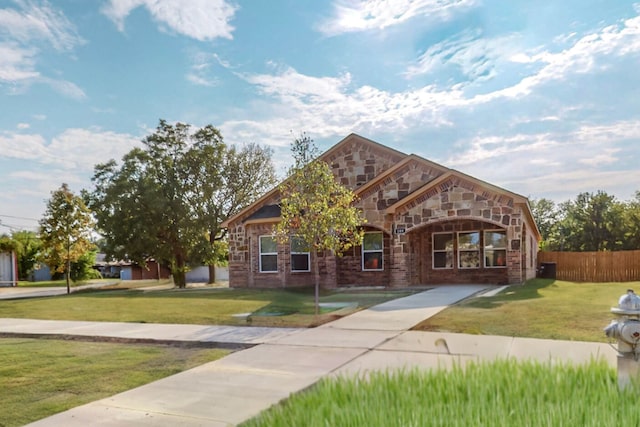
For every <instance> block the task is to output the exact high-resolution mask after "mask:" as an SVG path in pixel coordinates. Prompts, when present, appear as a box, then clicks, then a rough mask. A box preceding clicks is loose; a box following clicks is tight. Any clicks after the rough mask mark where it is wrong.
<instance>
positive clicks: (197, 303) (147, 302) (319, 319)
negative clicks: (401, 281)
mask: <svg viewBox="0 0 640 427" xmlns="http://www.w3.org/2000/svg"><path fill="white" fill-rule="evenodd" d="M409 293H410V292H408V291H395V292H389V291H381V292H379V293H375V292H371V291H367V292H359V291H348V292H346V291H345V292H329V291H324V292H323V294H322V297H321V302H336V301H351V302H356V303H357V306H358V308H363V307H369V306H371V305H374V304H379V303H381V302H384V301H387V300H389V299H392V298H398V297H402V296H405V295H407V294H409ZM253 312H258V313H256V314H255V315H253V316H251V318H250V320H251V325H254V326H296V327H307V326H313V325H317V324H319V323H323V322H326V321H329V320H332V319H335V318H336V316H341V315H344V314H345V313H344V311H340V312H339V313H338V314H336V313H334V312H327V311H325V312H324V313H322V314H320V315H319V316H316V315H315V305H314V298H313V289H300V290H286V291H285V290H254V289H252V290H246V289H186V290H179V289H172V290H161V291H141V290H110V291H85V292H78V293H72V294H71V295H63V296H57V297H46V298H29V299H21V300H18V299H16V300H3V301H2V304H0V317H7V318H31V319H51V320H89V321H112V322H145V323H178V324H202V325H214V324H215V325H238V324H242V325H246V324H247V323H246V321H245V320H244V318H240V319H239V318H237V317H233V314H238V313H253ZM274 312H284V313H289V314H288V315H285V316H273V315H269V314H272V313H274ZM260 314H266V315H263V316H261V315H260Z"/></svg>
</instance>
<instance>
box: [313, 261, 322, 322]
mask: <svg viewBox="0 0 640 427" xmlns="http://www.w3.org/2000/svg"><path fill="white" fill-rule="evenodd" d="M311 256H312V259H313V261H312V262H313V280H314V282H315V288H316V289H315V305H316V316H317V315H318V314H320V268H319V265H318V250H317V249H314V250H313V253H312V254H311Z"/></svg>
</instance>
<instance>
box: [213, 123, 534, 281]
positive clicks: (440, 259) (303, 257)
mask: <svg viewBox="0 0 640 427" xmlns="http://www.w3.org/2000/svg"><path fill="white" fill-rule="evenodd" d="M320 159H321V160H323V161H325V162H327V163H328V164H329V166H330V167H331V170H332V171H333V173H334V175H335V177H336V179H337V180H338V181H339V182H340V183H341V184H343V185H345V186H347V187H349V188H351V189H352V190H353V191H354V192H355V193H356V194H357V196H358V198H359V201H358V202H357V203H358V206H359V207H360V208H361V209H362V210H363V214H364V216H365V217H366V220H367V222H366V224H363V228H364V230H365V237H364V241H363V244H362V246H359V247H356V248H353V249H352V250H349V251H348V252H347V253H345V254H344V255H343V256H342V257H337V256H335V255H333V254H331V253H323V254H319V259H318V262H319V268H320V275H321V277H320V280H321V285H322V286H324V287H328V288H335V287H341V286H393V287H406V286H414V285H429V284H444V283H453V284H458V283H459V284H464V283H487V284H519V283H522V282H524V281H525V280H526V279H529V278H532V277H535V271H536V257H537V248H538V242H539V240H540V233H539V231H538V228H537V226H536V224H535V221H534V219H533V216H532V213H531V209H530V207H529V203H528V200H527V198H526V197H523V196H521V195H518V194H515V193H512V192H510V191H508V190H505V189H503V188H500V187H497V186H495V185H492V184H489V183H487V182H484V181H482V180H479V179H477V178H474V177H472V176H469V175H466V174H464V173H462V172H459V171H456V170H453V169H449V168H446V167H444V166H442V165H439V164H436V163H434V162H431V161H429V160H426V159H424V158H422V157H419V156H416V155H413V154H411V155H407V154H404V153H401V152H399V151H397V150H394V149H392V148H389V147H386V146H384V145H381V144H379V143H376V142H374V141H371V140H369V139H366V138H363V137H361V136H359V135H355V134H351V135H349V136H347V137H346V138H344V139H343V140H342V141H340V142H339V143H338V144H336V145H335V146H333V147H332V148H330V149H329V150H328V151H326V152H325V153H324V154H322V155H321V156H320ZM492 167H494V166H492ZM279 197H280V194H279V191H278V188H274V189H273V190H271V191H270V192H268V193H267V194H265V195H264V196H262V197H261V198H260V199H258V200H257V201H256V202H255V203H253V204H251V205H250V206H248V207H247V208H245V209H244V210H242V211H241V212H239V213H238V214H237V215H235V216H233V217H231V218H229V219H228V220H227V221H225V222H224V223H223V226H224V227H226V228H227V231H228V236H229V285H230V286H231V287H284V286H301V285H312V284H313V283H314V278H313V273H312V272H311V271H310V265H311V260H310V254H309V253H308V252H304V249H302V248H303V247H304V245H299V244H298V243H297V242H296V239H295V238H293V239H291V241H290V243H289V244H278V243H277V242H276V240H275V239H274V238H273V237H272V228H273V225H274V224H276V223H277V222H278V221H279V219H280V218H279V215H280V208H279V206H278V201H279Z"/></svg>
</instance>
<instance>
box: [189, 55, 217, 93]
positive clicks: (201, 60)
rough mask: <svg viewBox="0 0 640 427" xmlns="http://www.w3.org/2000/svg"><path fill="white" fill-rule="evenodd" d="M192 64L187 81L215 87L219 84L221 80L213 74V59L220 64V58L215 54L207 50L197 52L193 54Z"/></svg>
mask: <svg viewBox="0 0 640 427" xmlns="http://www.w3.org/2000/svg"><path fill="white" fill-rule="evenodd" d="M191 61H192V65H191V68H190V70H189V72H188V73H187V75H186V79H187V81H190V82H191V83H193V84H195V85H198V86H206V87H213V86H217V85H218V84H219V83H220V81H219V79H218V78H217V77H215V76H213V75H212V70H211V69H212V65H213V64H212V61H215V62H217V63H218V64H220V63H221V62H220V60H219V58H218V57H217V55H215V54H209V53H205V52H196V53H195V54H194V55H192V59H191Z"/></svg>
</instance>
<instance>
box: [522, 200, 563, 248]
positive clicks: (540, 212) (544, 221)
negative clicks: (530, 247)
mask: <svg viewBox="0 0 640 427" xmlns="http://www.w3.org/2000/svg"><path fill="white" fill-rule="evenodd" d="M529 205H530V207H531V213H532V215H533V218H534V220H535V222H536V225H537V226H538V230H539V231H540V234H541V235H542V241H541V242H540V249H542V250H549V248H550V247H551V246H552V245H553V244H554V239H555V238H556V237H557V236H556V233H555V227H556V223H557V221H558V209H557V207H556V204H555V203H554V202H553V200H549V199H545V198H542V199H530V201H529Z"/></svg>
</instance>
